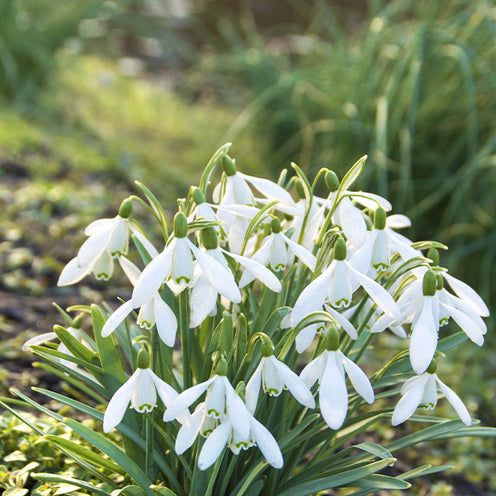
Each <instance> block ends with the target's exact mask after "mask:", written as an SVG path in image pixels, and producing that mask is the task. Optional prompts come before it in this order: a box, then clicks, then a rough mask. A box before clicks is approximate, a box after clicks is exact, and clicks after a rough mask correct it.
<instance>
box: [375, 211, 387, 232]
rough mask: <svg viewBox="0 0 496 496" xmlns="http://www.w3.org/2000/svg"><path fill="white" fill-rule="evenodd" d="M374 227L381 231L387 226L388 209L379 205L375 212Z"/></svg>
mask: <svg viewBox="0 0 496 496" xmlns="http://www.w3.org/2000/svg"><path fill="white" fill-rule="evenodd" d="M374 227H375V228H376V229H380V230H381V231H382V230H383V229H384V228H385V227H386V211H385V210H384V209H383V208H382V207H379V208H378V209H377V210H376V211H375V214H374Z"/></svg>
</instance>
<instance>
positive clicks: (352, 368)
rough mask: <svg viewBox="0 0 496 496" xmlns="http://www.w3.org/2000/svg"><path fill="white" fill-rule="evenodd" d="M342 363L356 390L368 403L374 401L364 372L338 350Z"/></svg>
mask: <svg viewBox="0 0 496 496" xmlns="http://www.w3.org/2000/svg"><path fill="white" fill-rule="evenodd" d="M337 353H339V355H340V356H341V360H342V363H343V365H344V368H345V370H346V373H347V374H348V377H349V378H350V381H351V383H352V384H353V387H354V388H355V390H356V392H357V393H358V394H359V395H360V396H361V397H362V398H363V399H364V400H365V401H366V402H367V403H368V404H369V405H371V404H372V403H373V402H374V390H373V388H372V384H370V380H369V378H368V377H367V375H366V374H365V372H364V371H363V370H362V369H361V368H360V367H359V366H358V365H357V364H356V363H354V362H352V361H351V360H350V359H349V358H348V357H347V356H346V355H345V354H344V353H342V352H341V351H338V352H337Z"/></svg>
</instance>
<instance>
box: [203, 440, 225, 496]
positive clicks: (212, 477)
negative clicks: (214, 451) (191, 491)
mask: <svg viewBox="0 0 496 496" xmlns="http://www.w3.org/2000/svg"><path fill="white" fill-rule="evenodd" d="M225 453H226V450H225V449H224V451H223V452H222V454H221V455H220V456H219V458H218V459H217V461H216V462H215V465H214V469H213V470H212V473H211V474H210V477H209V481H208V486H207V490H206V491H205V495H204V496H211V495H212V494H213V493H212V491H213V489H214V484H215V481H216V479H217V474H218V473H219V469H220V466H221V465H222V460H223V459H224V455H225ZM226 479H227V478H226ZM227 480H228V479H227ZM220 494H222V493H220Z"/></svg>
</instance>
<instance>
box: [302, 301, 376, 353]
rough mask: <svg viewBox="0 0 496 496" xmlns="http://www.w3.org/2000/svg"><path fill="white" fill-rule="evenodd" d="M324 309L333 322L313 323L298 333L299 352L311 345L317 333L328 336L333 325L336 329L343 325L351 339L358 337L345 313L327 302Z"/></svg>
mask: <svg viewBox="0 0 496 496" xmlns="http://www.w3.org/2000/svg"><path fill="white" fill-rule="evenodd" d="M370 306H372V304H370ZM324 310H325V311H326V312H327V314H328V315H329V317H331V318H332V320H333V323H332V324H331V323H326V324H311V325H309V326H307V327H305V328H303V329H302V330H301V331H300V332H299V333H298V334H297V335H296V339H295V344H296V351H297V352H298V353H303V352H304V351H305V350H306V349H307V348H308V347H309V346H310V344H311V343H312V341H313V339H314V338H315V335H316V334H318V335H324V336H327V333H328V331H329V329H330V328H331V327H334V328H336V329H339V328H340V327H342V328H343V329H344V330H345V331H346V333H347V334H348V335H349V336H350V338H351V339H356V338H357V337H358V334H357V331H356V329H355V328H354V327H353V324H352V323H351V322H350V321H349V320H348V319H347V318H346V317H345V315H344V314H341V313H339V312H338V311H337V310H334V308H332V307H331V306H330V305H327V304H324Z"/></svg>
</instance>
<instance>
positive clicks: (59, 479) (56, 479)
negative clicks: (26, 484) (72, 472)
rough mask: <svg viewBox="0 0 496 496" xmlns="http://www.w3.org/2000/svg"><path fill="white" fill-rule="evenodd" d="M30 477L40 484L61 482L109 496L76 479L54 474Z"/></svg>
mask: <svg viewBox="0 0 496 496" xmlns="http://www.w3.org/2000/svg"><path fill="white" fill-rule="evenodd" d="M31 477H33V479H36V480H39V481H41V482H63V483H65V484H72V485H73V486H77V487H80V488H81V489H85V490H86V491H90V492H91V493H93V494H98V495H99V496H110V494H109V493H108V492H106V491H104V490H103V489H100V488H98V487H95V486H94V485H93V484H90V483H89V482H84V481H82V480H78V479H72V478H70V477H63V476H61V475H56V474H45V473H42V472H40V473H38V474H31Z"/></svg>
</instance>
